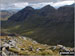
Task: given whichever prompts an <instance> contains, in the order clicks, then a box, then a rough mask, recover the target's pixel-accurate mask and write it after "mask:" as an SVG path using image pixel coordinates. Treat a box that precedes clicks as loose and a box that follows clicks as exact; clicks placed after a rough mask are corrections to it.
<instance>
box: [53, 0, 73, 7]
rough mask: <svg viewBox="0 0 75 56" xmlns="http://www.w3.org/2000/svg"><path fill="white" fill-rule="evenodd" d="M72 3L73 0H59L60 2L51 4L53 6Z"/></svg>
mask: <svg viewBox="0 0 75 56" xmlns="http://www.w3.org/2000/svg"><path fill="white" fill-rule="evenodd" d="M73 3H74V0H72V1H70V0H69V1H61V2H56V3H53V4H52V5H53V7H57V8H58V7H60V6H64V5H71V4H73Z"/></svg>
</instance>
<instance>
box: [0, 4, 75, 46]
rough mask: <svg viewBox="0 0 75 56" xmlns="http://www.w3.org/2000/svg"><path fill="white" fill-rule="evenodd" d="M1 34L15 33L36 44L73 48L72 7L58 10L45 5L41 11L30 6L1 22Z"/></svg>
mask: <svg viewBox="0 0 75 56" xmlns="http://www.w3.org/2000/svg"><path fill="white" fill-rule="evenodd" d="M1 26H2V32H7V33H17V34H19V35H24V36H27V37H30V38H32V39H34V40H36V41H37V42H40V43H44V44H48V45H57V44H62V45H65V46H71V47H73V46H74V5H68V6H63V7H60V8H58V9H55V8H54V7H52V6H50V5H47V6H45V7H43V8H41V9H33V8H32V7H30V6H27V7H26V8H24V9H22V10H20V11H19V12H17V13H15V14H14V15H12V16H11V17H9V18H8V20H7V21H2V24H1Z"/></svg>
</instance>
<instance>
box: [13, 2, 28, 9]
mask: <svg viewBox="0 0 75 56" xmlns="http://www.w3.org/2000/svg"><path fill="white" fill-rule="evenodd" d="M28 5H29V3H28V2H22V3H14V6H15V7H17V8H24V7H26V6H28Z"/></svg>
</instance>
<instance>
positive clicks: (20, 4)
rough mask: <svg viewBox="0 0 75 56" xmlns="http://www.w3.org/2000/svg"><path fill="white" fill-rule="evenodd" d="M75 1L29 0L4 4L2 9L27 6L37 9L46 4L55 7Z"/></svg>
mask: <svg viewBox="0 0 75 56" xmlns="http://www.w3.org/2000/svg"><path fill="white" fill-rule="evenodd" d="M73 3H74V0H65V1H60V2H55V3H54V2H41V3H28V2H21V3H13V4H7V5H6V4H3V5H2V6H1V9H22V8H24V7H26V6H31V7H33V8H35V9H39V8H42V7H44V6H46V5H51V6H53V7H55V8H59V7H61V6H64V5H71V4H73Z"/></svg>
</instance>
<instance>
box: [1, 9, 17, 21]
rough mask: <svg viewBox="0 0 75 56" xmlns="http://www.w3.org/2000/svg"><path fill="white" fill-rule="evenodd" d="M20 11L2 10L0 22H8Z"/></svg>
mask: <svg viewBox="0 0 75 56" xmlns="http://www.w3.org/2000/svg"><path fill="white" fill-rule="evenodd" d="M17 11H18V10H0V16H1V17H0V20H8V18H9V17H10V16H12V15H13V14H15V13H16V12H17Z"/></svg>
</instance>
